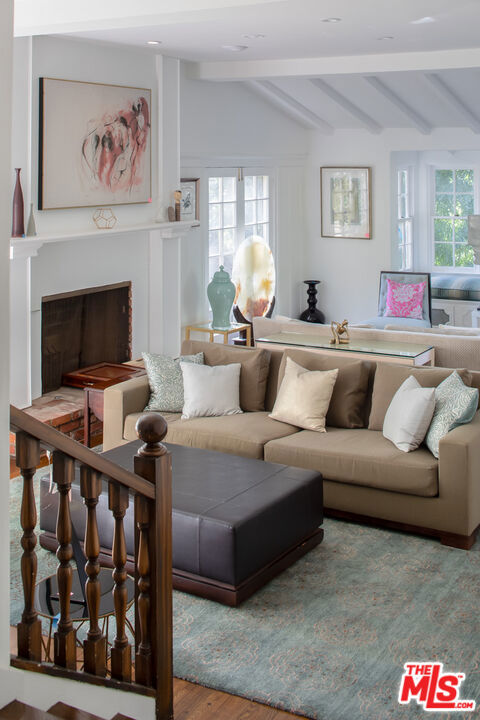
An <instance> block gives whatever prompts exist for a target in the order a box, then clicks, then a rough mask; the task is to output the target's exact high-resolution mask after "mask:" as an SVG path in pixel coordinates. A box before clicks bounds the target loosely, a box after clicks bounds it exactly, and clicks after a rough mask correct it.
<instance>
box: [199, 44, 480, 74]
mask: <svg viewBox="0 0 480 720" xmlns="http://www.w3.org/2000/svg"><path fill="white" fill-rule="evenodd" d="M461 68H480V48H467V49H461V50H435V51H423V52H404V53H384V54H383V55H380V54H376V55H346V56H339V57H319V58H290V59H287V60H234V61H232V62H200V63H196V64H193V65H192V68H191V73H192V77H194V78H196V79H197V80H254V79H260V78H262V79H264V80H268V79H273V78H280V77H282V78H288V77H319V76H322V75H352V74H353V75H354V74H357V75H358V74H360V75H379V74H381V73H387V72H409V71H417V72H429V71H430V72H436V71H438V70H458V69H461Z"/></svg>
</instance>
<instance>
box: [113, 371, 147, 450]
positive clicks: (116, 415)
mask: <svg viewBox="0 0 480 720" xmlns="http://www.w3.org/2000/svg"><path fill="white" fill-rule="evenodd" d="M149 397H150V386H149V384H148V377H147V375H141V376H140V377H136V378H132V379H131V380H126V381H125V382H122V383H118V384H117V385H111V386H110V387H108V388H106V389H105V391H104V393H103V449H104V451H105V450H111V449H112V448H114V447H117V446H118V445H123V444H124V443H126V442H128V441H127V440H125V439H124V437H123V429H124V426H125V418H126V417H127V415H130V413H136V412H141V411H142V410H143V408H144V407H145V405H146V404H147V403H148V399H149Z"/></svg>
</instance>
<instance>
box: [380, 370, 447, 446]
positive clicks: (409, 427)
mask: <svg viewBox="0 0 480 720" xmlns="http://www.w3.org/2000/svg"><path fill="white" fill-rule="evenodd" d="M434 411H435V388H424V387H422V386H421V385H420V383H419V382H418V380H416V379H415V378H414V377H413V375H410V377H408V378H407V379H406V380H405V382H403V383H402V384H401V385H400V387H399V388H398V390H397V392H396V393H395V395H394V396H393V398H392V402H391V403H390V405H389V407H388V410H387V412H386V413H385V420H384V422H383V435H384V437H386V438H387V440H391V441H392V443H393V444H394V445H395V446H396V447H397V448H398V449H399V450H403V452H411V451H412V450H416V449H417V448H418V447H419V446H420V445H421V443H422V442H423V441H424V439H425V435H426V434H427V432H428V428H429V426H430V423H431V421H432V417H433V413H434Z"/></svg>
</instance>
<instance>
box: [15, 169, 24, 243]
mask: <svg viewBox="0 0 480 720" xmlns="http://www.w3.org/2000/svg"><path fill="white" fill-rule="evenodd" d="M20 170H21V168H15V172H16V173H17V180H16V182H15V190H14V192H13V220H12V237H24V235H25V221H24V207H23V192H22V184H21V182H20Z"/></svg>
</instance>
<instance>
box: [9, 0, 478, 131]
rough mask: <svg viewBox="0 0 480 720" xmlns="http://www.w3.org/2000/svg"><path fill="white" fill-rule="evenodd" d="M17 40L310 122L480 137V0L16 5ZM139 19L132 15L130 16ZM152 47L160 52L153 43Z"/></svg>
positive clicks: (59, 0)
mask: <svg viewBox="0 0 480 720" xmlns="http://www.w3.org/2000/svg"><path fill="white" fill-rule="evenodd" d="M15 7H16V34H17V35H28V34H32V35H36V34H62V35H67V36H75V37H78V38H84V39H87V40H90V41H91V42H100V43H108V44H110V43H114V44H116V45H124V46H125V45H128V46H130V47H132V46H133V47H135V48H137V49H139V50H140V51H142V52H151V53H157V52H161V53H163V54H166V55H172V56H175V57H179V58H182V59H184V60H187V61H189V62H190V63H191V66H190V72H191V75H192V76H193V77H195V78H197V79H199V80H209V81H217V82H221V81H237V82H245V83H248V85H249V86H250V87H251V88H252V89H253V90H255V92H258V93H261V94H262V95H263V96H264V97H266V98H267V99H268V100H269V101H271V102H273V103H275V105H277V106H278V107H281V108H282V110H284V111H285V112H288V113H289V114H290V115H292V116H294V117H295V118H296V119H297V120H298V121H300V122H301V123H303V124H304V125H305V126H307V127H313V128H316V129H319V130H320V131H322V132H325V133H331V132H333V131H334V129H336V128H365V129H366V130H367V131H369V132H373V133H379V132H381V131H382V130H383V129H384V128H402V127H414V128H416V129H417V130H419V131H420V132H422V133H429V132H431V131H432V130H433V129H434V128H438V127H469V128H470V129H471V130H472V131H473V132H474V133H479V132H480V92H479V89H480V39H479V38H480V34H479V28H480V0H455V1H454V2H452V0H402V2H397V1H395V0H393V1H392V0H390V1H388V0H368V1H367V2H363V3H361V2H359V0H176V2H175V4H174V7H173V9H172V3H171V2H170V0H168V1H167V0H136V3H135V6H134V9H133V10H132V5H131V2H130V0H102V2H98V0H83V2H82V3H81V4H80V3H66V2H64V0H42V2H41V3H40V2H38V0H16V6H15ZM133 12H134V14H132V13H133ZM149 41H157V42H158V43H159V44H158V45H148V42H149Z"/></svg>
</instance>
